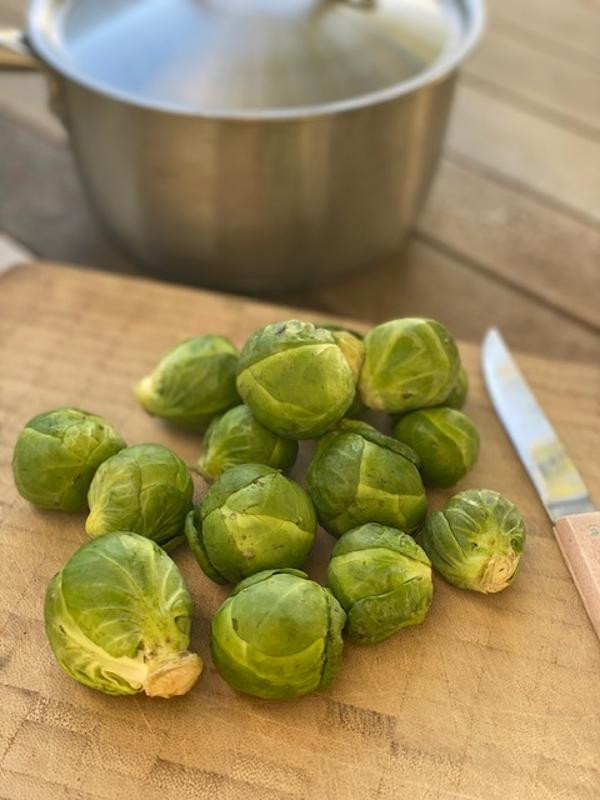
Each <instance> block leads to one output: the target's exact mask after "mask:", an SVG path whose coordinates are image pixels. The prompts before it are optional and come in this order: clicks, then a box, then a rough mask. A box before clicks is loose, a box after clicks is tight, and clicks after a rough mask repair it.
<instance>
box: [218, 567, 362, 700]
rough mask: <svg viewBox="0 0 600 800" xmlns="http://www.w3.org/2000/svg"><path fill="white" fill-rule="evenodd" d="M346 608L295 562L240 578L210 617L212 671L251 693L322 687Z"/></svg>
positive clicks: (286, 693) (339, 645) (276, 694)
mask: <svg viewBox="0 0 600 800" xmlns="http://www.w3.org/2000/svg"><path fill="white" fill-rule="evenodd" d="M345 622H346V615H345V613H344V610H343V609H342V607H341V606H340V604H339V603H338V601H337V600H336V599H335V597H334V596H333V595H332V594H331V592H330V591H328V590H327V589H324V588H323V587H322V586H319V584H318V583H315V582H314V581H311V580H309V579H308V576H307V575H306V574H305V573H304V572H300V571H298V570H293V569H281V570H265V571H264V572H259V573H258V574H256V575H253V576H252V577H250V578H246V580H244V581H242V582H241V583H240V584H239V585H238V586H237V587H236V588H235V590H234V591H233V593H232V594H231V596H230V597H228V598H227V600H225V602H224V603H223V605H222V606H221V607H220V608H219V610H218V611H217V613H216V614H215V616H214V618H213V621H212V635H211V650H212V655H213V660H214V662H215V666H216V668H217V671H218V672H219V674H220V675H221V677H223V678H224V679H225V680H226V681H227V683H229V684H230V686H232V687H233V688H234V689H238V690H239V691H241V692H247V693H248V694H253V695H256V697H265V698H287V697H300V696H301V695H305V694H308V693H309V692H314V691H315V690H317V689H325V688H327V687H328V686H329V684H330V683H331V681H332V680H333V679H334V677H335V676H336V674H337V672H338V670H339V667H340V663H341V659H342V650H343V641H342V636H341V632H342V628H343V627H344V624H345Z"/></svg>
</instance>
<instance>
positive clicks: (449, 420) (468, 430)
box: [394, 406, 479, 486]
mask: <svg viewBox="0 0 600 800" xmlns="http://www.w3.org/2000/svg"><path fill="white" fill-rule="evenodd" d="M394 436H396V437H397V438H398V439H399V440H401V441H403V442H404V443H405V444H407V445H410V447H412V448H413V450H415V451H416V452H417V453H418V456H419V460H420V471H421V475H422V476H423V482H424V483H425V485H426V486H452V485H453V484H455V483H457V482H458V481H459V480H460V479H461V478H463V477H464V476H465V475H466V474H467V472H468V471H469V470H470V469H471V468H472V467H473V465H474V464H475V462H476V461H477V457H478V455H479V434H478V432H477V428H476V427H475V425H474V424H473V423H472V422H471V420H470V419H469V418H468V417H467V416H466V414H463V413H462V411H457V410H456V409H453V408H447V407H445V406H440V407H437V408H423V409H420V410H419V411H411V412H410V413H408V414H406V415H405V416H403V417H401V419H400V420H399V421H398V422H397V424H396V426H395V427H394Z"/></svg>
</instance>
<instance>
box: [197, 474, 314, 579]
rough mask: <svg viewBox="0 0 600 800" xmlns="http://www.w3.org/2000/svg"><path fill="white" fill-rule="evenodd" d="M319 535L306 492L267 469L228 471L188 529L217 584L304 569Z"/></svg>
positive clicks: (312, 508)
mask: <svg viewBox="0 0 600 800" xmlns="http://www.w3.org/2000/svg"><path fill="white" fill-rule="evenodd" d="M316 531H317V516H316V514H315V509H314V507H313V504H312V501H311V499H310V497H309V496H308V495H307V493H306V492H305V491H304V489H303V488H302V487H301V486H299V485H298V484H297V483H295V482H294V481H292V480H290V479H289V478H286V477H284V476H283V475H281V473H279V472H277V470H274V469H272V468H271V467H267V466H265V465H263V464H244V465H241V466H238V467H232V468H231V469H229V470H227V471H226V472H224V473H223V474H222V475H221V477H220V478H218V479H217V480H216V481H215V483H214V484H213V485H212V487H211V488H210V489H209V491H208V492H207V493H206V495H205V497H204V499H203V500H202V503H201V504H200V505H199V506H198V507H197V508H196V509H195V510H194V511H192V512H190V513H189V514H188V517H187V520H186V525H185V533H186V537H187V540H188V543H189V545H190V547H191V549H192V552H193V553H194V555H195V556H196V560H197V561H198V563H199V564H200V566H201V567H202V570H203V571H204V572H205V574H206V575H208V577H209V578H212V580H214V581H216V582H217V583H226V582H227V581H229V582H230V583H237V582H238V581H239V580H241V579H242V578H245V577H247V576H249V575H253V574H254V573H256V572H259V571H261V570H264V569H277V568H280V567H299V566H301V565H302V564H303V563H304V561H305V560H306V557H307V556H308V554H309V552H310V550H311V548H312V546H313V543H314V541H315V534H316Z"/></svg>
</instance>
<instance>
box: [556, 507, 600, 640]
mask: <svg viewBox="0 0 600 800" xmlns="http://www.w3.org/2000/svg"><path fill="white" fill-rule="evenodd" d="M554 535H555V536H556V540H557V542H558V546H559V547H560V549H561V552H562V554H563V557H564V559H565V561H566V562H567V566H568V567H569V571H570V572H571V575H572V576H573V580H574V581H575V585H576V586H577V589H578V591H579V594H580V595H581V599H582V600H583V604H584V606H585V609H586V611H587V613H588V615H589V617H590V620H591V622H592V625H593V626H594V630H595V631H596V633H597V635H598V638H600V511H596V512H594V513H591V514H572V515H571V516H569V517H561V518H560V519H559V520H558V521H557V523H556V525H555V527H554Z"/></svg>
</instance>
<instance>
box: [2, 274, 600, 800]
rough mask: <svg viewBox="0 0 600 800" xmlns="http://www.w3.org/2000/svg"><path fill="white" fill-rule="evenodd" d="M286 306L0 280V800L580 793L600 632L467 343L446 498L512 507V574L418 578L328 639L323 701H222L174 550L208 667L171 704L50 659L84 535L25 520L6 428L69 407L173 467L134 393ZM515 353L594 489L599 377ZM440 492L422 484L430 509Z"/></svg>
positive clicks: (164, 289) (34, 517) (68, 522)
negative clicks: (393, 609)
mask: <svg viewBox="0 0 600 800" xmlns="http://www.w3.org/2000/svg"><path fill="white" fill-rule="evenodd" d="M291 313H293V312H291V311H289V310H287V309H282V308H279V307H274V306H268V305H259V304H254V303H251V302H249V301H240V300H237V299H235V298H232V297H228V296H225V295H217V294H207V293H203V292H200V291H193V290H189V289H183V288H177V287H168V286H165V285H161V284H159V283H153V282H150V281H141V280H139V279H133V278H124V277H118V276H113V275H108V274H102V273H95V272H93V271H82V270H73V269H67V268H62V267H58V266H55V267H53V268H51V267H50V266H46V265H44V266H41V265H37V266H24V267H19V268H15V269H13V270H10V271H9V272H7V273H5V274H4V275H2V276H0V387H1V388H0V489H1V491H0V631H1V633H0V708H1V709H2V712H1V713H0V797H1V798H3V800H42V799H43V800H48V799H50V800H54V799H55V798H56V800H58V799H59V798H60V800H112V799H113V798H119V799H121V798H127V800H138V798H139V800H142V798H143V799H144V800H187V798H190V799H191V798H207V799H209V798H210V799H211V800H212V798H219V800H254V799H255V798H256V800H279V799H280V798H281V799H283V798H302V799H304V798H307V800H308V799H309V798H310V800H313V798H318V800H356V798H365V800H366V799H367V798H368V799H369V800H371V799H373V800H375V798H379V800H388V799H389V800H392V798H393V800H397V798H410V799H411V800H597V798H598V797H599V796H600V767H599V765H598V753H600V713H599V710H600V644H599V642H598V640H597V639H596V637H595V635H594V633H593V630H592V628H591V625H590V623H589V621H588V619H587V617H586V614H585V612H584V609H583V606H582V604H581V601H580V599H579V596H578V594H577V592H576V590H575V587H574V586H573V583H572V581H571V579H570V578H569V576H568V573H567V570H566V568H565V565H564V563H563V561H562V558H561V556H560V553H559V551H558V547H557V545H556V543H555V541H554V539H553V538H552V533H551V526H550V524H549V522H548V520H547V519H546V517H545V515H544V512H543V510H542V508H541V506H540V504H539V502H538V500H537V497H536V495H535V493H534V492H533V490H532V488H531V486H530V484H529V482H528V480H527V477H526V475H525V473H524V472H523V470H522V468H521V467H520V465H519V463H518V461H517V459H516V457H515V455H514V454H513V451H512V449H511V447H510V445H509V443H508V441H507V439H506V437H505V435H504V434H503V432H502V429H501V427H500V425H499V423H498V421H497V420H496V418H495V416H494V414H493V412H492V409H491V407H490V403H489V401H488V399H487V397H486V395H485V392H484V389H483V386H482V382H481V378H480V373H479V368H478V357H479V356H478V350H477V348H476V347H474V346H472V345H464V346H463V347H462V348H461V351H462V355H463V358H464V361H465V363H466V365H467V368H468V372H469V376H470V379H471V384H472V391H471V396H470V399H469V402H468V407H467V410H468V412H469V414H471V415H472V417H473V418H474V420H475V421H476V423H477V425H478V426H479V428H480V430H481V433H482V442H483V445H482V452H481V457H480V460H479V463H478V464H477V466H476V468H475V470H474V471H473V472H472V473H471V474H470V475H469V476H468V477H467V479H465V481H463V483H462V484H461V488H464V487H469V486H477V487H489V488H494V489H497V490H499V491H501V492H503V493H505V494H506V495H507V496H508V497H510V498H511V499H512V500H514V501H515V502H516V503H517V504H518V505H519V507H520V509H521V511H522V513H523V514H524V516H525V519H526V522H527V526H528V541H527V547H526V551H525V555H524V559H523V564H522V570H521V573H520V575H519V577H518V579H517V581H516V582H515V584H514V586H512V587H511V588H510V589H508V590H507V591H505V592H502V593H501V594H498V595H493V596H490V597H484V596H479V595H476V594H473V593H468V592H464V591H460V590H458V589H454V588H452V587H450V586H448V585H447V584H445V583H444V581H443V580H441V579H439V578H438V577H436V579H435V598H434V603H433V607H432V611H431V614H430V616H429V618H428V619H427V621H426V622H425V624H423V625H422V626H420V627H418V628H414V629H409V630H405V631H403V632H401V633H399V634H398V635H396V636H395V637H393V638H392V639H390V640H389V641H387V642H385V643H382V644H380V645H377V646H372V647H369V648H360V647H356V646H347V648H346V651H345V655H344V663H343V668H342V671H341V674H340V676H339V678H338V679H337V680H336V681H335V682H334V684H333V686H332V687H331V689H330V690H328V691H327V692H325V693H322V694H319V695H314V696H311V697H307V698H304V699H301V700H297V701H289V702H267V701H261V700H257V699H253V698H250V697H246V696H243V695H241V694H237V693H235V692H234V691H232V690H231V689H230V688H229V687H228V686H227V685H226V684H225V683H224V682H223V681H222V680H221V679H220V677H219V676H218V675H217V673H216V672H215V670H214V667H213V666H212V662H211V658H210V654H209V651H208V645H207V638H208V630H209V620H210V616H211V614H212V613H213V612H214V610H215V609H216V608H217V606H218V604H219V603H220V602H221V601H222V599H223V598H224V596H225V590H224V589H223V588H222V587H217V586H215V585H214V584H212V583H211V582H210V581H209V580H208V579H206V578H205V577H204V576H203V575H202V573H201V572H200V570H199V568H198V567H197V566H196V564H195V562H194V561H193V559H192V558H191V556H190V554H189V552H186V550H185V549H184V548H181V549H180V551H178V552H177V553H176V555H175V558H176V561H177V562H178V564H179V565H180V566H181V568H182V570H183V572H184V574H185V577H186V580H187V581H188V584H189V586H190V589H191V592H192V594H193V597H194V601H195V606H196V613H195V619H194V628H193V642H192V645H193V648H194V649H196V650H197V651H198V652H199V653H200V654H201V655H202V657H203V658H204V659H205V664H206V667H205V672H204V674H203V676H202V678H201V680H200V682H199V683H198V685H197V686H196V687H195V688H194V689H193V691H192V692H190V694H188V695H187V696H185V697H182V698H178V699H174V700H170V701H161V700H150V699H147V698H143V697H131V698H111V697H108V696H105V695H102V694H101V693H99V692H94V691H92V690H90V689H86V688H84V687H83V686H80V685H79V684H77V683H76V682H74V681H73V680H71V679H70V678H68V677H67V676H66V675H64V674H63V673H62V672H61V670H60V669H59V667H58V666H57V665H56V663H55V662H54V660H53V657H52V655H51V653H50V651H49V647H48V645H47V642H46V638H45V634H44V629H43V621H42V603H43V594H44V590H45V586H46V584H47V582H48V580H49V579H50V578H51V576H52V575H53V574H54V573H55V572H56V571H57V570H58V569H59V568H60V566H61V565H62V564H63V562H64V561H65V560H66V559H67V558H68V557H69V556H70V555H71V553H72V552H73V551H74V550H75V549H76V548H77V547H78V546H79V545H81V544H82V543H84V542H85V540H86V537H85V533H84V530H83V522H84V516H83V515H66V514H61V513H51V512H42V511H36V510H35V509H33V508H32V507H31V506H29V505H28V504H27V503H26V502H25V501H24V500H22V499H21V498H20V497H19V496H18V494H17V492H16V490H15V488H14V486H13V482H12V476H11V472H10V458H11V454H12V447H13V444H14V441H15V438H16V436H17V434H18V431H19V429H20V428H21V426H22V425H23V424H24V423H25V422H26V421H27V420H28V419H29V418H30V417H31V416H32V415H33V414H34V413H36V412H38V411H40V410H44V409H47V408H49V407H53V406H57V405H62V404H75V405H79V406H82V407H84V408H88V409H90V410H93V411H96V412H98V413H100V414H103V415H105V416H106V417H107V418H108V419H110V420H111V421H112V422H113V423H114V424H115V425H116V427H117V428H118V429H119V430H120V431H121V432H122V433H123V435H124V436H125V438H126V439H127V441H128V442H129V443H136V442H144V441H158V442H162V443H164V444H166V445H167V446H170V447H172V448H173V449H174V450H175V451H177V452H178V453H179V454H180V455H181V456H182V457H183V458H184V459H185V460H186V461H187V462H188V463H190V464H192V463H193V462H194V461H195V459H196V458H197V456H198V454H199V451H200V448H201V441H200V439H199V438H198V437H195V436H191V435H185V434H182V433H177V432H175V431H173V430H171V429H169V428H167V427H165V426H164V425H162V424H160V423H159V422H157V421H156V420H154V419H151V418H150V417H148V416H146V415H145V414H144V413H143V412H142V411H141V409H140V408H138V407H137V405H136V402H135V400H134V398H133V396H132V393H131V388H130V387H131V385H132V383H133V382H134V381H135V380H136V379H137V378H139V376H141V375H143V374H145V372H146V371H147V370H148V369H149V368H151V367H152V365H153V363H154V362H155V360H156V359H157V358H158V357H159V356H160V355H161V354H162V352H163V351H164V350H165V349H166V348H167V347H168V346H170V345H171V344H172V343H173V342H174V341H176V340H178V339H179V338H182V337H185V336H188V335H192V334H195V333H199V332H205V331H214V332H219V333H224V334H227V335H229V336H231V337H232V339H233V340H234V341H235V342H236V343H237V344H238V345H241V344H242V342H243V341H244V339H245V338H246V336H248V334H250V333H251V332H252V331H253V330H255V329H256V328H257V327H259V326H261V325H263V324H265V323H267V322H270V321H272V320H274V319H281V318H284V317H286V316H289V315H290V314H291ZM304 313H305V312H304ZM519 363H520V365H521V367H522V368H523V370H524V371H525V373H526V375H527V376H528V378H529V379H530V380H531V382H532V384H533V385H534V387H535V389H536V391H537V393H538V396H539V399H540V401H541V403H542V404H543V406H544V407H545V408H546V409H547V411H548V413H549V415H550V417H551V419H552V421H553V422H554V424H555V425H556V427H557V429H558V431H559V433H560V435H561V437H562V438H563V440H564V442H565V445H566V446H567V449H568V451H569V453H570V454H571V456H572V457H573V458H574V460H575V461H576V463H577V465H578V466H579V467H580V469H581V472H582V474H583V476H584V478H585V480H586V482H587V483H588V485H589V487H590V490H591V491H592V492H593V493H595V495H596V498H598V497H599V496H600V460H599V459H598V453H599V452H600V413H599V411H600V409H599V402H600V370H598V369H597V368H596V367H592V366H582V365H580V364H577V363H575V362H573V361H569V362H566V361H565V362H557V361H554V362H553V361H547V360H543V359H540V358H535V357H519ZM304 457H306V451H305V452H304ZM203 490H204V487H203V485H202V483H201V482H200V481H198V483H197V491H198V495H201V494H202V492H203ZM444 497H445V494H444V493H435V494H432V496H431V502H432V507H437V506H439V505H440V503H441V502H442V500H443V498H444ZM332 543H333V540H332V539H331V537H329V536H328V535H327V534H325V533H324V532H322V531H321V532H320V533H319V535H318V544H317V547H316V550H315V553H314V556H313V557H312V558H311V561H310V563H309V566H308V569H309V571H310V573H311V575H312V576H314V577H316V578H317V579H322V578H323V575H324V568H325V564H326V561H327V556H328V554H329V552H330V550H331V547H332Z"/></svg>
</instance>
